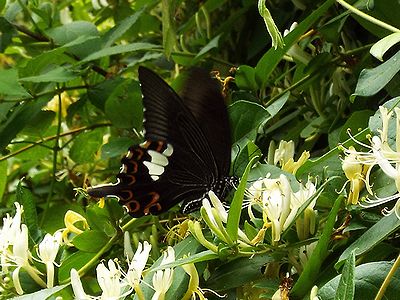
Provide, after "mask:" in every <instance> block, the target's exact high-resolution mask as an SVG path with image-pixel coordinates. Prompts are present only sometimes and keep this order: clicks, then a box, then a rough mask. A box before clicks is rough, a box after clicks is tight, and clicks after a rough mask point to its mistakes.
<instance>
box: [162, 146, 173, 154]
mask: <svg viewBox="0 0 400 300" xmlns="http://www.w3.org/2000/svg"><path fill="white" fill-rule="evenodd" d="M173 152H174V147H172V145H171V144H167V149H165V150H164V151H163V154H164V155H165V156H168V157H169V156H171V155H172V153H173Z"/></svg>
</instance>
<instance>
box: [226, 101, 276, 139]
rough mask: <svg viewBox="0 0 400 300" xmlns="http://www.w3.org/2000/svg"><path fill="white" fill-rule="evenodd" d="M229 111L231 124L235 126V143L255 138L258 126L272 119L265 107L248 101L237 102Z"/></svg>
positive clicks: (233, 136) (233, 137) (233, 131)
mask: <svg viewBox="0 0 400 300" xmlns="http://www.w3.org/2000/svg"><path fill="white" fill-rule="evenodd" d="M228 110H229V117H230V123H231V124H232V125H233V127H232V140H233V143H236V142H238V141H239V140H241V139H245V138H248V139H250V140H251V139H253V138H255V136H256V134H257V130H258V126H259V125H260V124H261V123H262V122H265V121H266V120H267V119H268V118H269V117H270V115H269V113H268V112H267V111H266V109H265V108H264V107H263V106H261V105H259V104H256V103H252V102H248V101H236V102H235V103H233V104H232V105H231V106H229V108H228Z"/></svg>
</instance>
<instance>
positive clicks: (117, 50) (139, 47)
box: [80, 43, 160, 63]
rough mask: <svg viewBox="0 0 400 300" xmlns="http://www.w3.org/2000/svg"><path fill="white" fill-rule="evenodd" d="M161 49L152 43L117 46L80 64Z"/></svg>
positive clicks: (91, 56) (93, 55) (104, 50)
mask: <svg viewBox="0 0 400 300" xmlns="http://www.w3.org/2000/svg"><path fill="white" fill-rule="evenodd" d="M155 49H160V46H158V45H155V44H150V43H132V44H127V45H117V46H113V47H108V48H105V49H101V50H99V51H97V52H94V53H91V54H90V55H88V56H86V57H85V58H84V59H82V60H81V61H80V63H86V62H89V61H92V60H96V59H99V58H102V57H106V56H110V55H115V54H121V53H127V52H135V51H144V50H155Z"/></svg>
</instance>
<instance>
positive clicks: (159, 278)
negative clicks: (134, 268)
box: [151, 246, 175, 300]
mask: <svg viewBox="0 0 400 300" xmlns="http://www.w3.org/2000/svg"><path fill="white" fill-rule="evenodd" d="M174 261H175V251H174V248H172V247H170V246H168V248H167V251H165V252H164V253H163V259H162V261H161V264H160V266H162V265H166V264H169V263H172V262H174ZM173 276H174V270H173V269H172V268H166V269H164V270H158V271H156V272H155V273H154V275H153V288H154V290H155V292H154V295H153V297H152V298H151V299H152V300H163V299H165V294H166V293H167V291H168V289H169V287H170V286H171V284H172V279H173Z"/></svg>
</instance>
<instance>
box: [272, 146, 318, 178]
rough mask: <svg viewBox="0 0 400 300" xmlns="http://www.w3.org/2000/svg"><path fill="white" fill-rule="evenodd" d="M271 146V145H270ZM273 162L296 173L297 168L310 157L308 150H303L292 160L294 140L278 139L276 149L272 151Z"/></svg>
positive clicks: (287, 170) (285, 169)
mask: <svg viewBox="0 0 400 300" xmlns="http://www.w3.org/2000/svg"><path fill="white" fill-rule="evenodd" d="M270 148H273V145H271V146H270ZM273 157H274V158H273V164H274V165H279V166H280V167H281V169H282V170H284V171H286V172H289V173H292V174H296V172H297V170H298V169H299V168H300V167H301V166H302V165H303V164H304V163H305V162H306V161H307V159H308V158H309V157H310V152H308V151H304V152H303V153H302V154H301V156H300V157H299V159H298V160H297V161H295V160H294V158H293V157H294V142H293V141H289V142H287V141H284V140H282V141H280V142H279V146H278V149H276V150H274V153H273Z"/></svg>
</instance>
